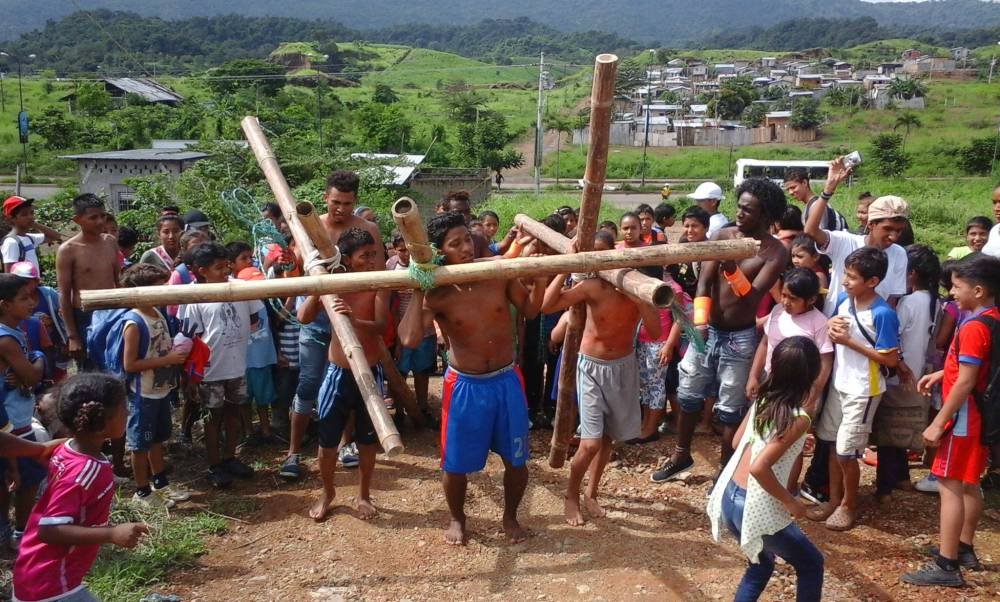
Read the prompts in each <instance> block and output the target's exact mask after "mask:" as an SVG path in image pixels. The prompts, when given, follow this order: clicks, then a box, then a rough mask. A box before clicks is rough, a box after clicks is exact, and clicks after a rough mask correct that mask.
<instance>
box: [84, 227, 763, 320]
mask: <svg viewBox="0 0 1000 602" xmlns="http://www.w3.org/2000/svg"><path fill="white" fill-rule="evenodd" d="M293 213H294V211H293ZM591 239H593V236H591ZM758 244H759V243H758V242H757V241H755V240H752V239H740V240H723V241H711V242H695V243H686V244H683V245H681V244H669V245H654V246H649V247H642V248H638V249H615V250H613V251H590V252H587V253H570V254H566V255H549V256H546V257H520V258H517V259H505V260H504V261H489V260H487V261H476V262H473V263H466V264H461V265H446V266H441V267H439V268H436V269H435V270H433V272H432V274H433V275H434V286H448V285H452V284H464V283H467V282H478V281H480V280H510V279H512V278H533V277H535V276H555V275H556V274H565V273H567V272H600V271H604V270H615V269H618V268H625V267H636V266H645V265H666V264H668V263H680V262H688V261H705V260H708V259H713V260H715V259H718V260H726V259H744V258H746V257H751V256H753V255H754V254H756V253H757V246H758ZM416 288H420V283H419V282H418V281H417V280H416V279H414V278H413V277H412V276H410V274H409V273H408V272H406V271H404V270H393V271H386V270H383V271H378V272H358V273H347V274H322V275H319V276H302V277H300V278H278V279H274V280H253V281H249V282H244V281H240V280H231V281H229V282H224V283H219V284H199V285H198V286H170V285H166V286H144V287H137V288H115V289H94V290H89V291H80V298H81V302H82V305H83V309H86V310H91V309H107V308H109V307H149V306H158V305H183V304H185V303H211V302H217V301H248V300H250V299H269V298H272V297H290V296H294V295H331V294H339V293H354V292H358V291H367V290H401V289H416Z"/></svg>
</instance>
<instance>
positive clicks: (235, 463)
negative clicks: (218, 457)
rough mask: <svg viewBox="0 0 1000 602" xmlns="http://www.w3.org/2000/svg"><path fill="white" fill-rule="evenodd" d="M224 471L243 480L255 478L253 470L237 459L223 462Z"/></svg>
mask: <svg viewBox="0 0 1000 602" xmlns="http://www.w3.org/2000/svg"><path fill="white" fill-rule="evenodd" d="M222 469H223V470H225V471H226V472H228V473H229V474H231V475H233V476H234V477H239V478H241V479H249V478H250V477H252V476H253V468H251V467H249V466H247V465H246V464H244V463H243V462H240V461H239V460H238V459H236V458H229V459H228V460H223V461H222Z"/></svg>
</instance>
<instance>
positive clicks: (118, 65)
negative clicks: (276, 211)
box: [3, 10, 640, 75]
mask: <svg viewBox="0 0 1000 602" xmlns="http://www.w3.org/2000/svg"><path fill="white" fill-rule="evenodd" d="M90 14H91V16H92V17H93V18H94V19H95V20H97V21H98V22H100V23H101V24H102V26H103V27H104V28H105V29H106V30H107V31H108V32H110V33H111V34H112V35H114V37H115V38H116V39H117V40H118V41H119V42H121V43H122V44H123V45H124V46H125V47H126V48H128V50H129V51H130V52H131V53H133V54H134V55H135V56H136V57H138V59H139V60H140V61H141V62H142V63H143V64H144V65H146V66H147V68H149V69H151V68H152V67H151V65H152V64H153V63H155V64H156V65H157V68H158V69H160V70H161V71H163V70H174V71H176V70H188V69H201V68H207V67H212V66H215V65H219V64H221V63H224V62H226V61H229V60H232V59H237V58H263V57H266V56H267V55H268V54H269V53H270V52H271V51H273V50H274V49H275V48H276V47H277V46H278V45H279V44H281V43H282V42H288V41H295V40H312V41H318V42H323V43H326V42H328V41H329V40H336V41H341V42H349V41H354V40H366V41H368V42H385V43H395V44H404V45H407V46H417V47H425V48H430V49H433V50H440V51H445V52H452V53H455V54H460V55H463V56H467V57H471V58H477V59H484V60H487V61H490V62H495V63H505V62H509V61H510V60H512V59H514V58H517V57H535V56H538V53H539V52H546V53H547V54H548V56H549V57H550V58H553V59H562V60H564V61H573V62H580V61H583V62H590V61H592V60H593V56H594V55H595V54H596V53H598V52H605V51H612V52H615V51H617V52H621V53H622V55H623V56H629V55H631V54H634V52H635V51H637V50H638V49H639V48H640V47H639V46H638V45H637V44H636V43H635V42H633V41H631V40H626V39H623V38H619V37H618V36H616V35H614V34H608V33H603V32H596V31H595V32H583V33H564V32H560V31H557V30H555V29H552V28H551V27H547V26H545V25H540V24H538V23H534V22H532V21H530V20H528V19H525V18H521V19H517V20H489V21H483V22H481V23H477V24H474V25H465V26H434V25H416V26H405V27H404V26H398V27H391V28H386V29H381V30H356V29H350V28H348V27H345V26H344V25H342V24H340V23H338V22H336V21H330V20H312V21H309V20H305V19H293V18H288V17H246V16H240V15H219V16H215V17H193V18H189V19H183V20H178V21H166V20H164V19H161V18H159V17H140V16H139V15H137V14H135V13H129V12H112V11H107V10H98V11H93V12H91V13H90ZM3 49H4V50H7V51H9V52H10V53H11V54H14V55H20V56H26V55H28V54H35V55H37V56H38V59H36V61H35V62H34V65H35V67H36V68H40V69H52V70H54V71H56V73H58V74H60V75H64V74H67V73H76V72H94V71H97V70H98V66H101V68H102V69H104V70H105V72H111V73H114V72H120V71H134V70H135V69H136V68H137V67H136V65H135V62H134V61H132V60H131V59H129V58H127V57H126V56H125V55H124V53H122V52H121V50H120V49H119V48H118V47H117V46H116V45H115V44H114V43H113V42H111V41H110V40H109V39H108V38H107V36H106V35H105V34H103V33H102V32H101V31H100V30H97V29H96V28H95V27H94V24H93V22H92V21H91V20H90V19H89V18H88V17H87V16H86V15H85V14H83V13H80V12H77V13H72V14H70V15H67V16H65V17H64V18H62V19H61V20H59V21H50V22H49V23H48V24H47V25H46V26H45V27H44V28H43V29H41V30H37V31H32V32H30V33H26V34H24V35H22V36H21V37H20V38H18V39H17V40H14V41H12V42H8V43H5V44H4V45H3ZM324 52H327V51H324ZM329 52H330V53H331V54H332V53H334V52H336V51H335V50H331V51H329ZM333 70H336V69H333Z"/></svg>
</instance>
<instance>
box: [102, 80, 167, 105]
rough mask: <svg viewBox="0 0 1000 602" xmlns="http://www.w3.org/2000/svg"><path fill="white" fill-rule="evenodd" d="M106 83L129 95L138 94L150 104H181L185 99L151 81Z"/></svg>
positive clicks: (113, 81)
mask: <svg viewBox="0 0 1000 602" xmlns="http://www.w3.org/2000/svg"><path fill="white" fill-rule="evenodd" d="M104 81H105V82H107V83H109V84H111V85H112V86H114V87H116V88H118V89H120V90H122V91H124V92H126V93H128V94H138V95H139V96H141V97H143V98H145V99H146V100H147V101H149V102H180V101H182V100H184V97H183V96H181V95H180V94H178V93H176V92H174V91H173V90H171V89H170V88H167V87H166V86H163V85H161V84H160V83H159V82H156V81H153V80H151V79H132V78H127V77H125V78H116V79H106V80H104Z"/></svg>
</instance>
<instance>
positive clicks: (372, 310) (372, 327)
mask: <svg viewBox="0 0 1000 602" xmlns="http://www.w3.org/2000/svg"><path fill="white" fill-rule="evenodd" d="M337 247H338V248H339V249H340V257H341V259H340V261H341V263H342V265H343V266H344V267H345V268H347V271H348V272H372V271H374V270H375V269H376V262H377V261H379V252H378V247H377V245H376V243H375V239H374V238H373V237H372V235H371V234H370V233H369V232H368V231H367V230H362V229H361V228H348V229H347V230H346V231H344V233H343V234H341V235H340V239H339V240H338V241H337ZM379 267H381V266H379ZM318 301H319V299H318V298H317V297H311V298H309V299H308V300H307V301H306V302H305V303H304V304H303V306H302V310H301V311H300V316H301V317H302V321H303V322H305V323H309V322H311V321H312V320H313V319H314V318H315V317H316V314H318V313H319V312H320V311H324V310H323V306H322V304H320V303H319V302H318ZM334 307H335V309H336V311H337V312H338V313H341V314H345V315H347V316H348V317H349V318H350V319H351V324H352V325H353V326H354V330H355V332H357V334H358V340H359V341H360V342H361V347H362V348H363V349H364V350H365V360H366V361H367V362H368V365H369V366H371V369H372V376H373V377H374V379H375V382H376V383H378V384H379V385H380V386H381V383H382V381H383V375H382V365H381V364H379V363H378V361H379V355H380V349H381V345H380V341H381V338H382V332H383V331H385V325H386V319H387V318H388V315H389V292H388V291H372V290H368V291H361V292H357V293H345V294H343V295H341V296H340V298H339V299H338V300H337V301H336V304H335V306H334ZM328 356H329V359H330V365H329V368H327V371H326V376H325V377H324V379H323V384H322V386H321V387H320V390H319V400H318V401H317V402H316V413H317V415H318V418H319V472H320V477H321V478H322V480H323V492H322V493H321V494H320V498H319V500H317V502H316V504H315V505H313V507H312V509H310V510H309V516H310V517H311V518H312V519H313V520H316V521H320V520H323V518H324V517H326V513H327V512H328V511H329V509H330V506H331V505H332V504H333V501H334V499H336V497H337V490H336V488H335V487H334V483H333V477H334V470H335V469H336V467H337V449H338V448H339V447H340V440H341V437H342V436H343V435H344V429H345V428H346V427H347V421H348V419H349V418H350V416H351V414H352V413H353V414H354V437H355V443H357V446H358V455H359V456H360V460H361V463H360V472H361V475H360V479H359V485H358V489H359V492H358V516H359V517H360V518H361V519H362V520H370V519H373V518H376V517H378V510H376V509H375V506H374V505H373V504H372V500H371V482H372V472H374V470H375V454H376V452H377V448H378V444H379V441H378V436H377V435H376V434H375V427H374V425H373V424H372V420H371V417H370V416H369V415H368V409H367V408H366V407H365V400H364V397H363V396H362V394H361V390H360V389H359V388H358V383H357V380H355V377H354V373H353V372H352V371H351V365H350V363H349V362H348V361H347V356H346V354H345V353H344V349H343V347H341V345H340V342H339V340H333V341H332V342H331V343H330V345H329V354H328Z"/></svg>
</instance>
